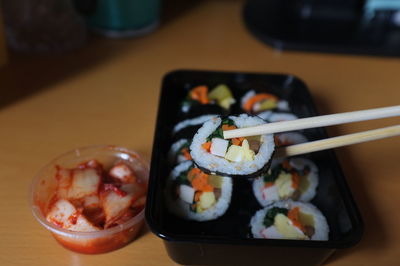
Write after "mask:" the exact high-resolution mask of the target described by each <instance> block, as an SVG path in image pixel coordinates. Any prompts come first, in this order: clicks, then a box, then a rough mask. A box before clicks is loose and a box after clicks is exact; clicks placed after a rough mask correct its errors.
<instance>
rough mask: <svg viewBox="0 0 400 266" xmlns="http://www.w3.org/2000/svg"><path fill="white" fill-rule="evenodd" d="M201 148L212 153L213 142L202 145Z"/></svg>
mask: <svg viewBox="0 0 400 266" xmlns="http://www.w3.org/2000/svg"><path fill="white" fill-rule="evenodd" d="M201 147H203V149H205V150H206V151H208V152H210V149H211V141H207V142H206V143H203V144H202V145H201Z"/></svg>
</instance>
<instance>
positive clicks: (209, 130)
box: [190, 114, 275, 177]
mask: <svg viewBox="0 0 400 266" xmlns="http://www.w3.org/2000/svg"><path fill="white" fill-rule="evenodd" d="M264 123H265V121H264V120H262V119H261V118H259V117H255V116H249V115H247V114H241V115H240V116H229V117H225V118H221V117H214V118H212V119H211V120H209V121H207V122H205V123H204V124H203V126H202V127H201V128H200V129H199V130H198V131H197V133H196V134H195V135H194V137H193V141H192V144H191V145H190V154H191V156H192V158H193V161H194V162H195V163H196V165H198V166H199V168H201V169H202V170H203V171H205V172H207V173H216V174H220V175H226V176H240V177H256V176H257V175H258V174H260V173H261V172H263V171H265V170H266V169H267V168H268V166H269V162H270V160H271V157H272V154H273V152H274V148H275V144H274V138H273V135H272V134H266V135H260V136H252V137H244V138H233V139H230V140H225V139H224V138H223V135H222V134H223V130H231V129H236V128H244V127H251V126H256V125H260V124H264Z"/></svg>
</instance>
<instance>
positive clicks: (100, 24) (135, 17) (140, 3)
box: [75, 0, 161, 38]
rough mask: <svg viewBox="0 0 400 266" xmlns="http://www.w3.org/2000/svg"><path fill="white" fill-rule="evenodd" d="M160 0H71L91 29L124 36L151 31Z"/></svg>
mask: <svg viewBox="0 0 400 266" xmlns="http://www.w3.org/2000/svg"><path fill="white" fill-rule="evenodd" d="M160 2H161V0H75V5H76V7H77V9H78V10H79V11H80V12H81V13H82V14H84V15H85V16H86V20H87V23H88V26H89V28H90V29H91V30H93V31H94V32H96V33H99V34H101V35H104V36H106V37H111V38H124V37H135V36H141V35H145V34H148V33H151V32H153V31H154V30H155V29H156V28H157V27H158V25H159V17H160V4H161V3H160Z"/></svg>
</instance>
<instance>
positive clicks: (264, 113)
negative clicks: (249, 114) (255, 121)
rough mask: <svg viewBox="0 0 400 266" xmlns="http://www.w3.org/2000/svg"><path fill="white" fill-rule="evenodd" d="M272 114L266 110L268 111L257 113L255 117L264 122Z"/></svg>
mask: <svg viewBox="0 0 400 266" xmlns="http://www.w3.org/2000/svg"><path fill="white" fill-rule="evenodd" d="M272 113H273V112H272V111H270V110H268V111H264V112H261V113H258V114H257V116H258V117H260V118H261V119H263V120H265V121H269V120H268V118H269V117H270V116H271V115H272Z"/></svg>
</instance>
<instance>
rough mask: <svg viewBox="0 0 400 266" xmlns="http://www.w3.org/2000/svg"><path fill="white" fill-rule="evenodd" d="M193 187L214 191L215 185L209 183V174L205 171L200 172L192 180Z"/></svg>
mask: <svg viewBox="0 0 400 266" xmlns="http://www.w3.org/2000/svg"><path fill="white" fill-rule="evenodd" d="M192 187H193V189H194V190H199V191H206V192H209V191H213V189H214V188H213V186H211V185H210V184H208V175H207V174H205V173H200V174H198V175H197V176H196V177H195V178H194V179H193V180H192Z"/></svg>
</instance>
